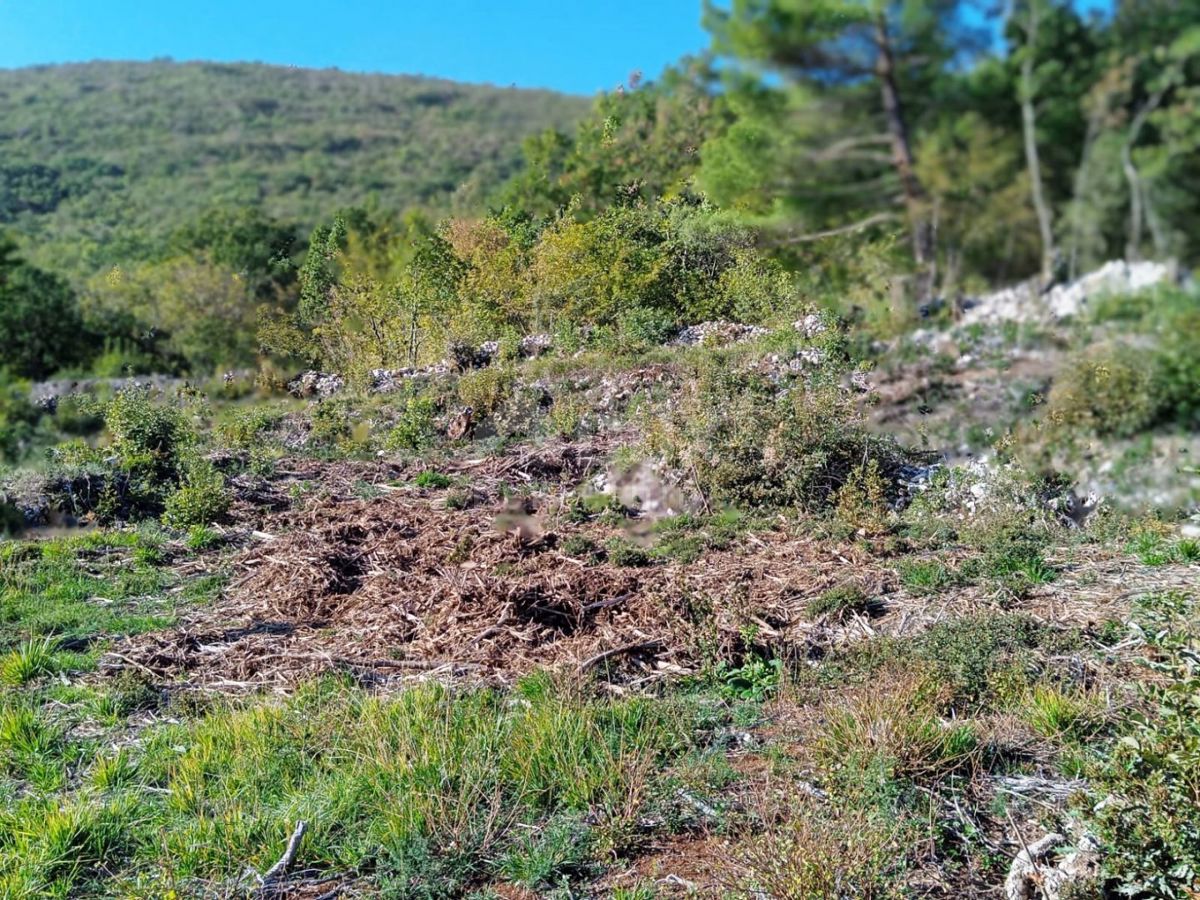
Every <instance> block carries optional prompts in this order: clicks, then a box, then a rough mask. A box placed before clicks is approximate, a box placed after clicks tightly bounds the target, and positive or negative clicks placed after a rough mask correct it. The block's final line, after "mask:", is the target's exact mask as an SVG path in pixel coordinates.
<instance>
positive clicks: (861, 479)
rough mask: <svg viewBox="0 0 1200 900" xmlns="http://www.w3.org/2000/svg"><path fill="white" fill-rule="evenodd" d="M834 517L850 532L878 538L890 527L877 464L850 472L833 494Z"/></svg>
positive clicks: (867, 464)
mask: <svg viewBox="0 0 1200 900" xmlns="http://www.w3.org/2000/svg"><path fill="white" fill-rule="evenodd" d="M835 500H836V506H835V510H834V515H835V516H836V517H837V520H838V521H839V522H840V523H841V524H842V525H843V526H845V527H846V528H847V529H849V530H850V531H852V532H857V533H859V534H864V535H879V534H884V533H885V532H887V531H888V530H889V529H890V527H891V522H890V519H891V507H890V506H889V505H888V502H887V484H886V483H885V482H884V479H883V475H882V474H881V473H880V471H879V460H877V459H872V460H870V461H869V462H868V463H866V464H865V465H860V466H858V467H856V468H855V469H853V470H852V471H851V472H850V474H849V475H848V476H847V478H846V482H845V484H843V485H842V486H841V487H840V488H839V489H838V492H837V495H836V497H835Z"/></svg>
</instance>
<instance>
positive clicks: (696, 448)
mask: <svg viewBox="0 0 1200 900" xmlns="http://www.w3.org/2000/svg"><path fill="white" fill-rule="evenodd" d="M839 374H840V372H839V367H838V366H836V365H829V366H828V367H824V366H823V367H821V368H820V369H819V370H818V371H816V372H813V373H812V374H810V375H806V376H801V377H796V378H793V379H790V380H788V381H787V382H786V383H785V384H783V385H777V384H776V383H774V382H773V381H772V380H771V379H770V378H768V377H766V376H764V375H758V374H756V373H751V372H746V371H738V370H735V369H733V368H731V367H730V366H728V365H727V364H725V362H724V360H722V359H720V358H719V357H714V358H713V359H712V360H710V361H707V362H704V363H702V364H701V365H700V367H699V370H698V371H697V372H696V374H695V380H694V381H693V382H692V384H691V386H690V391H689V392H688V393H685V394H684V396H683V397H682V398H681V400H680V403H679V405H678V407H677V408H676V409H675V410H674V411H673V412H672V413H670V414H669V415H668V417H667V418H666V419H664V420H663V421H661V422H660V423H659V426H658V429H657V431H656V432H655V433H654V434H652V436H651V449H652V450H657V451H659V452H661V453H663V455H664V456H666V457H667V461H668V462H669V463H670V464H672V465H674V466H676V467H677V468H679V469H681V470H682V471H686V472H690V473H692V474H693V476H694V478H695V480H696V482H697V483H698V486H699V487H700V488H701V489H702V490H703V491H704V492H705V494H706V495H707V497H708V499H709V500H710V501H714V502H716V503H718V504H729V505H732V506H736V507H739V508H742V509H750V508H754V507H781V508H789V507H790V508H799V509H806V510H817V509H823V508H825V507H827V506H828V505H829V503H830V501H831V499H833V498H835V497H836V495H837V493H838V491H839V490H840V489H841V488H842V487H843V485H845V484H846V482H847V481H848V480H849V479H850V477H851V474H852V473H853V472H854V471H855V470H856V469H858V468H859V467H861V466H863V465H864V460H865V461H866V464H867V465H868V466H869V465H870V463H871V461H872V460H874V461H875V468H874V469H868V470H867V471H871V472H874V473H875V475H876V476H879V475H881V474H886V473H887V472H889V471H890V470H891V469H892V468H894V466H895V465H896V464H897V463H898V461H899V460H900V458H901V454H900V451H899V450H898V448H896V446H895V445H894V444H893V443H892V442H890V441H889V440H887V439H884V438H882V437H878V436H876V435H874V434H872V433H871V432H870V431H869V430H868V429H867V427H866V425H865V423H864V422H863V420H862V417H861V413H860V412H859V410H858V407H857V405H856V402H855V400H854V398H853V396H852V395H850V394H849V393H848V392H847V391H845V390H843V388H842V386H841V384H840V380H839Z"/></svg>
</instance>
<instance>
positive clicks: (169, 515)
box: [163, 462, 232, 529]
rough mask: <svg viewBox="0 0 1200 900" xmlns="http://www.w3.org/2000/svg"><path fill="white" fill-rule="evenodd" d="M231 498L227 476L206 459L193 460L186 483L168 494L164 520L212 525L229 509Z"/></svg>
mask: <svg viewBox="0 0 1200 900" xmlns="http://www.w3.org/2000/svg"><path fill="white" fill-rule="evenodd" d="M231 502H232V498H231V497H230V494H229V492H228V491H227V490H226V489H225V478H224V476H222V475H221V473H220V472H218V471H217V470H216V469H215V468H214V467H213V466H211V465H209V464H207V463H202V462H194V463H192V464H191V465H190V466H189V467H188V472H187V477H186V480H185V481H184V483H183V485H182V486H180V487H179V488H178V489H177V490H175V491H174V492H173V493H171V494H169V495H167V499H166V504H165V506H166V508H165V509H164V511H163V521H164V522H165V523H166V524H167V525H170V526H171V527H172V528H181V529H183V528H192V527H193V526H196V525H209V524H211V523H213V522H216V521H218V520H220V519H221V518H223V517H224V516H225V514H226V513H228V512H229V505H230V503H231Z"/></svg>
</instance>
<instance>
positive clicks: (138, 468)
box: [104, 388, 195, 482]
mask: <svg viewBox="0 0 1200 900" xmlns="http://www.w3.org/2000/svg"><path fill="white" fill-rule="evenodd" d="M104 424H105V426H107V428H108V431H109V433H110V434H111V435H112V443H113V449H114V450H115V451H116V453H117V456H118V458H119V461H120V463H121V465H122V466H123V467H124V468H126V469H129V470H131V471H134V472H136V473H138V474H145V475H147V476H149V477H151V478H153V479H156V480H158V481H160V482H173V481H178V480H179V477H180V473H181V467H182V462H183V459H184V455H185V453H186V451H187V450H188V448H189V447H190V445H191V444H192V443H193V442H194V440H195V435H194V433H193V432H192V429H191V428H190V426H189V424H188V422H187V419H186V418H185V416H184V414H183V412H182V410H180V409H178V408H177V407H174V406H169V405H167V404H163V403H154V402H153V401H151V399H150V394H149V391H147V390H145V389H140V388H130V389H128V390H123V391H121V392H120V393H118V394H117V395H116V396H115V397H114V398H113V399H112V401H111V402H110V403H109V404H108V406H107V408H106V409H105V411H104Z"/></svg>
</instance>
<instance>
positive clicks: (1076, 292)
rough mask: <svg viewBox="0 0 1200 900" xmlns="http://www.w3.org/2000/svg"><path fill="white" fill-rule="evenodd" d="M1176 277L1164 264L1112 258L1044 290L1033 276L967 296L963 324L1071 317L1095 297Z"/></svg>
mask: <svg viewBox="0 0 1200 900" xmlns="http://www.w3.org/2000/svg"><path fill="white" fill-rule="evenodd" d="M1173 277H1174V271H1173V267H1172V266H1169V265H1167V264H1165V263H1158V262H1134V263H1127V262H1125V261H1123V260H1112V261H1111V262H1107V263H1105V264H1104V265H1103V266H1101V267H1100V268H1099V269H1097V270H1096V271H1094V272H1089V273H1088V274H1086V275H1083V276H1082V277H1080V278H1078V279H1076V280H1075V281H1073V282H1071V283H1070V284H1060V285H1055V286H1054V287H1052V288H1051V289H1050V290H1048V291H1043V290H1042V289H1041V281H1040V279H1037V278H1034V279H1031V280H1029V281H1026V282H1023V283H1022V284H1018V285H1014V286H1013V287H1009V288H1005V289H1004V290H1000V291H995V292H994V293H991V294H985V295H983V296H981V297H972V298H968V299H967V300H965V301H964V302H963V309H964V314H963V318H962V322H961V324H963V325H971V324H975V323H980V322H1001V321H1006V320H1007V321H1017V322H1027V321H1038V320H1046V319H1049V320H1055V319H1064V318H1069V317H1071V316H1076V315H1079V313H1080V312H1082V311H1083V310H1084V309H1085V308H1086V306H1087V304H1088V302H1089V301H1090V300H1092V299H1094V298H1096V297H1101V296H1103V295H1105V294H1132V293H1135V292H1137V291H1140V290H1144V289H1145V288H1148V287H1153V286H1154V285H1156V284H1162V283H1163V282H1166V281H1170V280H1172V278H1173Z"/></svg>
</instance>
